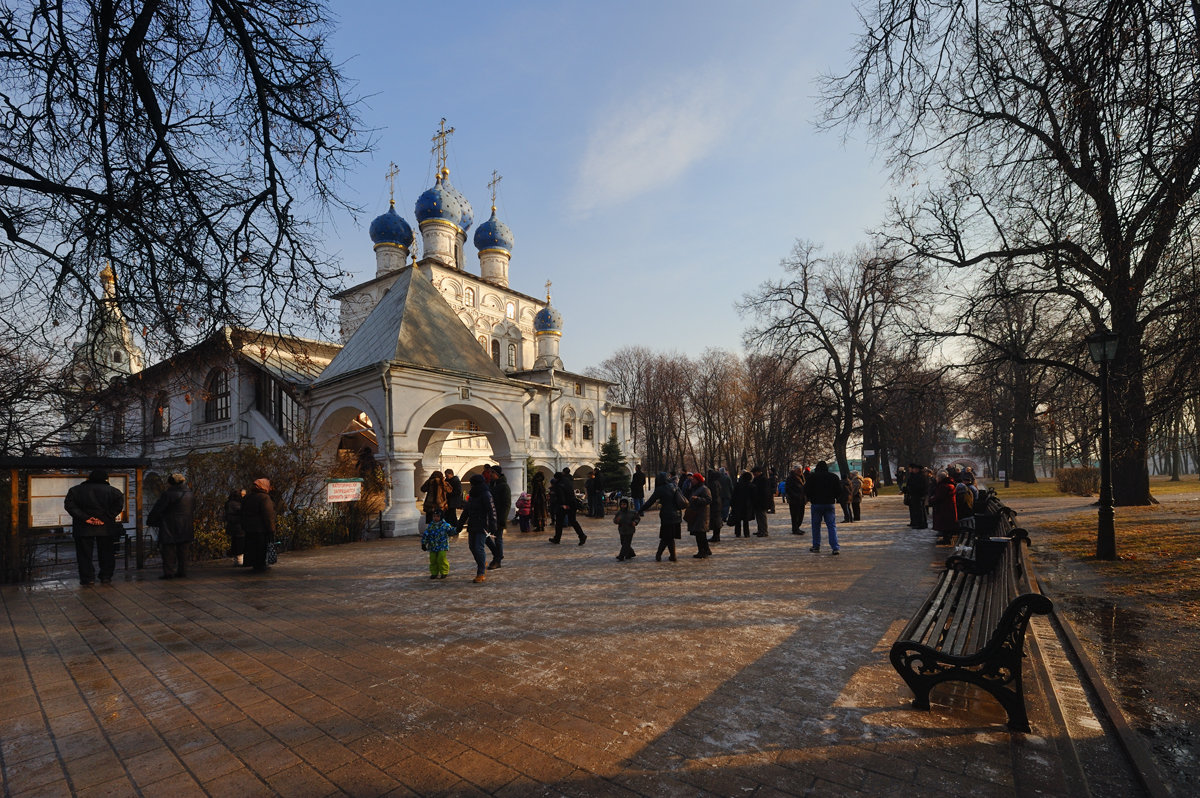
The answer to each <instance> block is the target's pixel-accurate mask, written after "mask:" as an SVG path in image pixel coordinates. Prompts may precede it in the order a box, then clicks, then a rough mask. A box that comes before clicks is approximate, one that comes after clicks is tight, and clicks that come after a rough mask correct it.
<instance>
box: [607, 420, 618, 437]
mask: <svg viewBox="0 0 1200 798" xmlns="http://www.w3.org/2000/svg"><path fill="white" fill-rule="evenodd" d="M608 430H609V432H610V433H611V435H612V437H614V438H615V437H617V422H615V421H614V422H612V423H611V424H609V425H608Z"/></svg>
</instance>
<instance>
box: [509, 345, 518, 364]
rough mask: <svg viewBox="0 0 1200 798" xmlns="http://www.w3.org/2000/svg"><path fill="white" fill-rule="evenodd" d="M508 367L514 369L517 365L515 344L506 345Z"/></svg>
mask: <svg viewBox="0 0 1200 798" xmlns="http://www.w3.org/2000/svg"><path fill="white" fill-rule="evenodd" d="M508 367H509V368H510V369H515V368H516V367H517V345H516V344H509V345H508Z"/></svg>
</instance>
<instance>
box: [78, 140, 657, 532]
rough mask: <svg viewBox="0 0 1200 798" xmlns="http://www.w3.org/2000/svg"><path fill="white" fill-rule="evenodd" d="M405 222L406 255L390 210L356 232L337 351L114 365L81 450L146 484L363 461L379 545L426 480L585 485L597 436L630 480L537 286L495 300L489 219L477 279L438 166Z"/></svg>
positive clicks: (464, 226)
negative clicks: (383, 492) (264, 455)
mask: <svg viewBox="0 0 1200 798" xmlns="http://www.w3.org/2000/svg"><path fill="white" fill-rule="evenodd" d="M443 163H444V160H443ZM493 200H494V196H493ZM415 218H416V222H417V232H419V234H420V241H419V244H418V241H417V235H416V234H414V231H413V229H412V228H411V227H410V226H409V224H408V222H407V221H405V220H404V219H403V218H402V217H401V216H400V215H399V214H398V213H397V212H396V210H395V207H394V203H393V204H392V205H391V207H389V208H388V210H387V211H386V212H385V213H383V214H382V215H380V216H379V217H378V218H376V219H375V220H374V221H373V222H372V224H371V227H370V231H369V232H370V237H371V241H372V246H373V248H374V253H375V263H376V270H375V275H374V277H372V278H370V279H368V280H366V281H364V282H362V283H359V284H357V285H354V286H351V287H350V288H347V289H346V290H344V291H342V292H341V293H340V294H338V295H336V299H338V300H339V302H340V314H339V321H340V326H341V341H339V342H336V343H335V342H324V341H314V340H308V339H303V338H297V337H294V336H287V335H277V334H272V333H267V332H262V331H254V330H237V329H226V330H224V331H223V332H222V333H220V334H217V335H214V336H212V337H211V338H210V339H209V340H207V341H205V342H202V343H201V344H199V345H197V346H196V347H193V348H192V349H191V350H189V351H188V352H185V353H183V354H181V355H177V356H175V357H173V358H171V359H170V360H168V361H163V362H160V363H155V364H153V365H151V366H149V367H146V368H141V367H140V366H141V364H140V362H136V361H134V360H133V359H132V358H126V359H124V361H123V363H129V364H130V365H129V367H128V371H123V370H122V371H123V373H121V374H120V375H119V379H118V383H119V387H120V388H121V389H120V390H112V391H110V392H109V397H110V398H109V399H108V402H109V403H110V405H112V406H111V407H108V409H106V410H103V411H102V412H103V413H104V414H105V417H106V418H111V419H112V422H111V426H112V430H108V429H105V428H104V427H103V422H101V423H100V424H98V426H97V428H96V429H95V430H93V432H94V434H93V435H91V437H90V440H92V441H93V442H95V441H100V442H102V443H101V444H100V445H99V446H97V447H94V448H93V449H92V451H103V452H104V453H109V454H117V453H120V454H124V455H141V456H146V457H149V458H150V459H151V460H152V461H153V462H154V463H155V464H156V466H158V467H159V468H160V470H162V471H166V470H169V469H170V468H171V467H172V466H173V465H177V464H178V462H179V460H180V459H181V458H182V457H184V456H186V454H188V453H189V452H192V451H197V450H215V449H220V448H222V447H224V446H228V445H232V444H238V443H251V444H261V443H264V442H266V441H272V442H275V443H288V442H297V441H300V440H305V441H309V442H311V443H312V444H313V445H315V446H317V447H318V448H319V449H320V451H321V452H322V453H323V454H324V455H326V456H328V458H329V460H330V462H331V464H332V462H333V461H334V460H335V458H336V457H337V456H338V455H339V452H340V453H341V454H342V456H355V457H361V456H362V455H364V454H369V455H370V456H372V457H374V458H375V461H376V462H377V463H378V464H380V465H382V466H383V467H384V468H385V469H386V471H387V473H388V475H389V477H390V480H389V482H390V487H389V495H388V497H387V510H386V512H385V514H384V519H383V521H384V532H385V534H390V535H402V534H413V533H416V532H417V531H418V529H419V528H420V525H421V521H422V519H423V516H422V514H421V513H420V511H419V498H420V491H419V487H420V485H421V484H422V483H423V482H424V481H425V478H426V477H427V476H428V475H429V474H430V473H432V472H433V471H434V470H445V469H446V468H452V469H453V470H454V472H455V473H456V474H458V475H460V476H467V475H469V474H471V473H473V472H475V471H478V470H480V469H481V468H482V466H483V465H485V464H488V463H491V464H496V463H498V464H500V466H501V467H502V468H503V470H504V472H505V475H506V477H507V479H508V481H509V483H510V484H511V485H513V486H514V493H516V492H518V491H519V490H521V489H523V487H524V486H525V485H526V484H527V480H528V479H529V478H530V477H531V476H532V473H531V472H532V471H539V470H540V471H543V472H545V473H546V475H547V477H548V476H549V475H550V473H551V472H560V471H562V470H563V469H564V468H569V469H570V470H571V472H572V473H573V474H574V475H575V476H576V478H577V479H582V478H585V477H586V476H588V475H589V474H590V473H591V471H592V468H593V466H594V465H595V463H596V462H597V461H598V459H599V455H600V447H601V445H602V444H604V443H605V442H606V441H607V440H608V439H609V438H610V436H615V438H616V440H617V442H618V443H619V445H620V446H621V449H622V451H623V453H624V455H625V458H626V462H627V463H629V464H632V463H633V462H634V453H633V452H632V451H631V441H632V430H631V410H630V409H629V408H628V407H624V406H621V405H619V404H615V403H613V402H611V401H609V399H608V388H609V386H610V385H611V383H608V382H606V381H604V380H600V379H596V378H594V377H588V376H585V375H582V374H578V373H574V372H571V371H568V370H567V369H566V368H565V367H564V364H563V362H562V359H561V357H560V356H559V342H560V340H561V337H562V334H563V319H562V315H561V314H560V313H559V312H558V311H557V310H556V309H555V308H554V307H553V306H552V305H551V298H550V294H549V285H550V284H549V283H547V293H546V296H545V299H541V298H538V297H535V296H533V295H531V294H526V293H523V292H521V291H517V290H515V289H513V288H512V287H510V285H509V262H510V260H511V257H512V250H513V235H512V232H511V231H510V230H509V229H508V227H507V225H505V224H504V223H503V222H501V221H500V220H499V219H498V218H497V215H496V208H495V205H494V204H493V206H492V213H491V216H490V218H489V219H488V220H487V221H486V222H484V223H483V224H481V225H479V226H478V228H477V229H476V230H475V232H474V237H473V239H472V243H473V244H474V246H475V249H476V251H477V253H478V254H477V257H478V272H477V273H475V272H472V271H471V270H470V269H469V267H468V263H467V259H466V256H465V254H464V253H465V251H466V249H467V246H468V244H467V236H468V233H469V231H470V230H471V228H472V226H473V221H474V220H473V218H472V210H471V206H470V204H469V203H468V202H467V200H466V199H465V198H464V197H463V196H462V195H461V194H459V193H458V191H457V190H455V189H454V188H453V186H452V185H451V183H450V180H449V170H447V169H445V168H444V166H443V167H440V168H439V169H438V172H437V175H436V179H435V184H434V186H432V187H431V188H430V189H428V190H427V191H425V192H424V193H423V194H421V196H420V198H419V199H418V200H417V203H416V207H415ZM418 249H419V253H418ZM105 324H106V325H107V326H109V327H112V328H113V329H112V330H110V331H108V332H106V333H105V335H106V336H107V337H106V338H105V341H108V339H109V338H112V339H113V340H124V339H125V337H126V334H127V330H125V331H122V330H121V329H120V328H121V326H122V325H123V324H124V320H123V319H121V318H120V315H119V312H117V313H115V314H114V313H113V312H107V313H106V316H105ZM130 345H131V346H132V339H130ZM109 348H111V347H109ZM139 354H140V353H139ZM114 397H121V398H120V399H116V398H114ZM117 419H121V420H120V422H118V421H117ZM118 426H120V427H121V428H122V430H121V433H120V435H117V434H116V428H117V427H118Z"/></svg>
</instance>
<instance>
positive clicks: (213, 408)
mask: <svg viewBox="0 0 1200 798" xmlns="http://www.w3.org/2000/svg"><path fill="white" fill-rule="evenodd" d="M228 420H229V375H228V374H226V373H225V369H220V368H217V369H213V370H212V371H210V372H209V373H208V378H207V379H206V380H205V381H204V421H205V423H211V422H213V421H228Z"/></svg>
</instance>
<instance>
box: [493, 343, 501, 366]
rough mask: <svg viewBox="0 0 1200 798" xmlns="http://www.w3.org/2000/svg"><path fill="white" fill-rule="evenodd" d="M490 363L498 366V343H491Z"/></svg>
mask: <svg viewBox="0 0 1200 798" xmlns="http://www.w3.org/2000/svg"><path fill="white" fill-rule="evenodd" d="M492 362H493V363H495V364H496V365H497V366H499V365H500V342H499V341H492Z"/></svg>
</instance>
